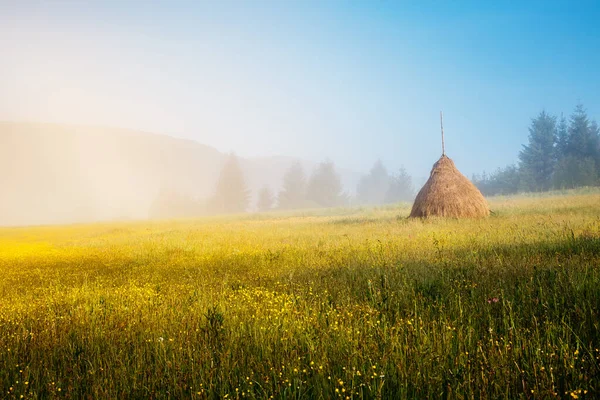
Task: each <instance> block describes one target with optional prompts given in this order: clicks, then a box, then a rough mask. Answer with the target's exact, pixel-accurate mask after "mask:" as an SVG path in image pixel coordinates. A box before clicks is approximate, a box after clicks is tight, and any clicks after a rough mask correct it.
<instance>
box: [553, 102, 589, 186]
mask: <svg viewBox="0 0 600 400" xmlns="http://www.w3.org/2000/svg"><path fill="white" fill-rule="evenodd" d="M599 142H600V138H599V136H598V128H597V124H595V123H593V122H592V123H590V121H589V119H588V116H587V112H586V110H585V108H584V107H583V105H582V104H578V105H577V106H576V107H575V110H574V111H573V114H572V115H571V118H570V124H569V128H568V135H567V140H566V143H565V144H564V154H563V155H562V157H561V159H560V160H559V162H558V164H557V168H556V172H555V177H554V183H555V186H557V187H564V188H571V187H578V186H588V185H596V184H597V183H598V175H599V173H600V170H599V168H598V163H599V162H600V149H599ZM561 146H563V145H561Z"/></svg>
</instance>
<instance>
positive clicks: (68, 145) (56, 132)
mask: <svg viewBox="0 0 600 400" xmlns="http://www.w3.org/2000/svg"><path fill="white" fill-rule="evenodd" d="M225 158H226V154H223V153H221V152H219V151H218V150H216V149H214V148H212V147H210V146H205V145H202V144H199V143H197V142H194V141H190V140H184V139H176V138H172V137H169V136H165V135H157V134H152V133H145V132H137V131H131V130H123V129H113V128H97V127H81V126H68V125H57V124H33V123H6V122H4V123H0V168H1V169H0V171H2V173H1V174H0V190H1V192H0V225H26V224H48V223H65V222H79V221H82V222H83V221H99V220H111V219H127V218H135V219H139V218H146V217H147V216H148V210H149V209H150V206H151V204H152V202H153V200H154V199H155V197H156V195H157V193H158V191H159V190H160V189H161V188H166V189H170V190H174V191H177V192H179V193H181V194H184V195H189V196H193V197H196V198H206V197H208V196H210V195H211V194H212V192H213V190H214V185H215V182H216V179H217V177H218V174H219V171H220V168H221V166H222V165H223V163H224V161H225ZM292 162H294V159H292V158H289V157H265V158H258V159H242V160H241V165H242V167H243V169H244V173H245V175H246V181H247V183H248V186H249V188H250V189H251V190H252V192H253V195H254V193H255V192H256V191H257V190H258V189H259V188H260V187H262V186H264V185H267V186H269V187H271V188H272V189H273V190H277V189H278V188H279V185H280V184H281V178H282V176H283V173H284V171H285V169H287V168H288V167H289V166H290V165H291V164H292ZM303 164H304V165H305V168H306V172H307V174H308V173H310V168H311V167H312V165H311V163H309V162H304V163H303ZM340 172H341V174H342V180H343V182H344V184H345V185H346V187H347V188H348V189H349V190H350V191H353V190H354V187H355V184H356V181H357V179H358V174H357V173H352V172H348V171H343V170H342V171H340Z"/></svg>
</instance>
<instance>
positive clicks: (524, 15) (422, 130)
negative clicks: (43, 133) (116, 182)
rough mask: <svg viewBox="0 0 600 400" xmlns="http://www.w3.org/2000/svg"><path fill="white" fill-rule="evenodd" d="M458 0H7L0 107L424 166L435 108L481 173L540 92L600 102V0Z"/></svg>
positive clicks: (430, 152)
mask: <svg viewBox="0 0 600 400" xmlns="http://www.w3.org/2000/svg"><path fill="white" fill-rule="evenodd" d="M449 3H450V2H442V1H439V2H431V3H428V2H421V1H411V2H401V1H383V0H380V1H377V0H370V1H340V2H337V1H329V0H327V1H325V0H323V1H314V2H312V1H304V0H303V1H296V2H292V1H287V0H280V1H272V2H271V1H253V2H251V1H239V2H226V1H216V0H215V1H205V2H201V1H190V2H176V1H164V2H158V1H148V2H146V1H128V2H127V1H96V2H92V1H27V0H0V120H17V121H22V120H26V121H32V120H33V121H50V122H67V123H78V124H96V125H108V126H115V127H126V128H135V129H143V130H147V131H152V132H159V133H165V134H169V135H172V136H178V137H187V138H192V139H195V140H197V141H199V142H202V143H204V144H208V145H212V146H215V147H216V148H218V149H220V150H223V151H229V150H234V151H235V152H237V153H238V154H240V155H244V156H255V155H276V154H277V155H289V156H297V157H302V158H306V159H310V160H320V159H323V158H325V157H329V158H330V159H332V160H333V161H335V162H336V163H338V164H339V165H342V166H344V167H350V168H354V169H356V170H366V169H368V168H369V167H370V165H371V164H372V163H373V162H374V161H375V160H376V159H377V158H381V159H382V160H383V161H384V162H385V163H386V165H387V166H388V168H390V169H395V168H397V167H399V166H400V165H402V164H403V165H405V166H406V167H407V168H408V170H409V172H410V173H411V174H413V175H415V176H416V177H424V176H426V175H427V174H428V173H429V169H430V168H431V165H432V163H433V162H434V161H435V160H436V159H437V157H439V155H440V152H441V151H440V144H439V120H438V114H439V111H440V109H442V110H444V116H445V121H444V125H445V131H446V149H447V153H448V154H449V156H450V157H452V158H454V159H455V161H456V163H457V165H458V167H459V168H460V169H461V170H462V171H463V172H464V173H466V174H467V175H469V176H470V175H471V174H472V173H473V172H480V171H482V170H487V171H491V170H494V169H495V168H497V167H499V166H504V165H506V164H508V163H512V162H515V161H516V157H517V153H518V151H519V149H520V145H521V143H524V142H525V141H526V138H527V127H528V125H529V122H530V118H531V117H532V116H535V115H536V114H537V113H538V112H539V111H541V110H542V109H543V108H545V109H546V110H548V111H549V112H552V113H560V112H561V111H564V112H566V113H570V112H571V111H572V109H573V108H574V106H575V104H576V103H577V102H578V101H581V102H583V103H584V105H585V106H586V108H587V109H588V111H589V113H590V115H591V116H592V117H594V118H600V79H599V73H600V22H599V21H600V5H599V4H600V3H599V2H597V1H590V2H584V1H574V2H563V3H555V2H552V1H541V2H533V1H523V2H522V1H506V2H491V1H490V2H482V1H475V2H452V3H459V4H460V5H456V4H453V5H449ZM483 3H486V4H488V5H482V4H483ZM492 3H493V4H492Z"/></svg>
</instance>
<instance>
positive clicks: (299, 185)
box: [277, 162, 306, 210]
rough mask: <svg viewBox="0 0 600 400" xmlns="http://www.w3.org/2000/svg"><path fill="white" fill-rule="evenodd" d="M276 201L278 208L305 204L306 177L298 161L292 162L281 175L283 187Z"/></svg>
mask: <svg viewBox="0 0 600 400" xmlns="http://www.w3.org/2000/svg"><path fill="white" fill-rule="evenodd" d="M277 202H278V207H279V208H281V209H286V210H290V209H294V208H302V207H304V206H306V177H305V175H304V170H303V169H302V165H301V164H300V163H299V162H296V163H294V164H293V165H292V166H291V167H290V168H289V169H288V170H287V171H286V173H285V175H284V176H283V188H282V189H281V191H280V192H279V195H278V196H277Z"/></svg>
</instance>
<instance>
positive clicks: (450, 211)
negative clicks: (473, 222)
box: [410, 154, 490, 218]
mask: <svg viewBox="0 0 600 400" xmlns="http://www.w3.org/2000/svg"><path fill="white" fill-rule="evenodd" d="M489 214H490V210H489V208H488V204H487V202H486V201H485V198H484V197H483V195H482V194H481V192H480V191H479V189H477V188H476V187H475V185H473V183H471V181H469V180H468V179H467V178H466V177H465V176H464V175H463V174H461V173H460V171H459V170H458V169H456V166H455V165H454V162H453V161H452V160H451V159H450V158H448V157H447V156H446V155H445V154H442V157H441V158H440V159H439V160H438V161H437V162H436V163H435V164H433V169H432V170H431V175H430V176H429V179H428V180H427V182H426V183H425V185H424V186H423V188H421V190H420V191H419V194H417V198H416V199H415V202H414V204H413V207H412V211H411V212H410V217H413V218H414V217H417V218H427V217H434V216H439V217H451V218H479V217H486V216H488V215H489Z"/></svg>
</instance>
